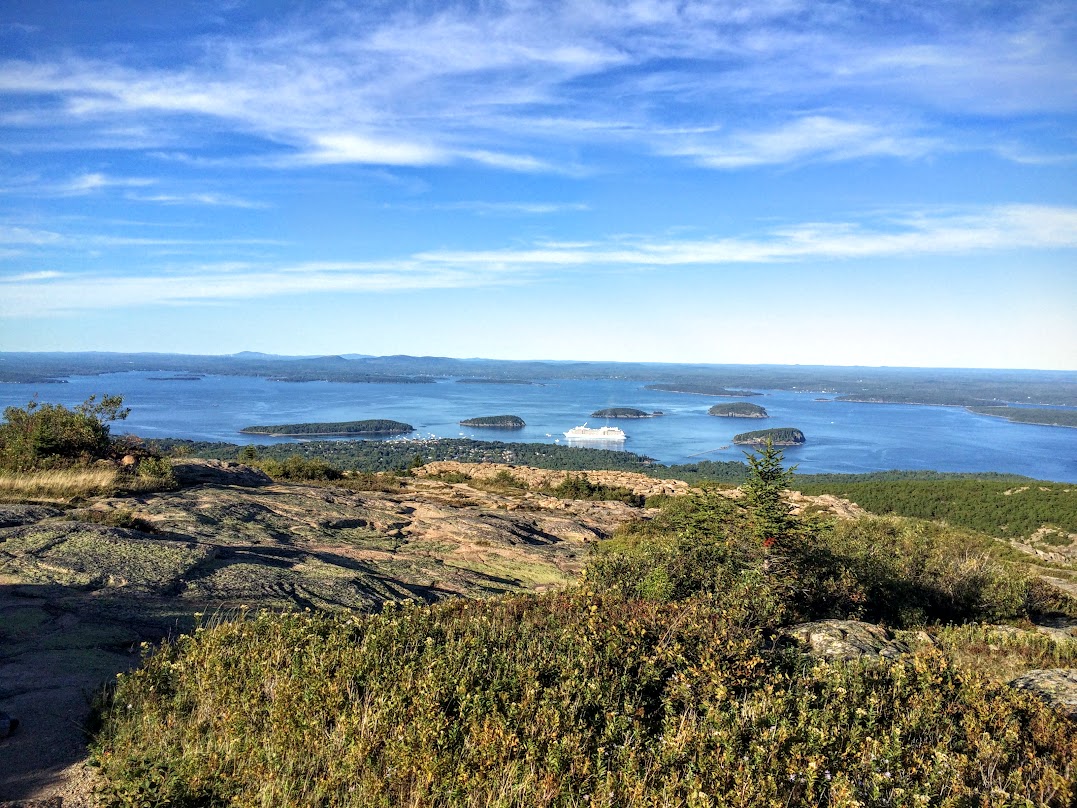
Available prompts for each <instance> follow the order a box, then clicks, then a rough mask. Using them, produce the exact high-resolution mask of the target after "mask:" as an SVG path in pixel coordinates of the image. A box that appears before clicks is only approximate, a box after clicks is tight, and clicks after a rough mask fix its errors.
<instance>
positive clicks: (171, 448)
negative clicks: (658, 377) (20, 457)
mask: <svg viewBox="0 0 1077 808" xmlns="http://www.w3.org/2000/svg"><path fill="white" fill-rule="evenodd" d="M149 444H150V445H152V446H153V447H155V448H157V449H159V450H160V451H163V452H166V453H170V454H180V455H189V456H192V457H209V458H216V459H218V460H238V459H239V456H240V452H241V451H243V450H244V449H245V448H246V447H244V446H239V445H237V444H234V443H210V442H204V441H190V440H180V439H171V438H170V439H160V440H154V441H149ZM255 451H256V452H257V454H258V456H259V457H272V458H275V459H277V460H285V459H287V458H288V457H291V456H292V455H298V456H300V457H304V458H308V459H313V458H318V459H322V460H325V461H327V462H329V463H330V464H332V465H333V466H335V467H337V468H340V469H344V470H349V471H393V470H398V469H404V468H407V467H408V466H410V465H411V464H412V463H414V461H415V458H417V457H418V458H419V459H420V460H421V461H422V462H423V463H432V462H434V461H435V460H457V461H459V462H461V463H512V464H515V465H520V466H533V467H535V468H541V469H551V470H555V471H592V470H595V469H608V470H611V471H638V472H642V473H644V474H647V473H650V472H651V471H652V470H654V469H662V470H665V469H666V467H665V466H661V465H659V464H658V463H657V461H655V460H654V459H652V458H649V457H645V456H644V455H638V454H633V453H631V452H620V451H613V450H610V449H587V448H582V447H574V446H560V445H557V444H548V443H505V442H502V441H480V440H471V439H469V438H439V439H431V440H397V441H373V440H339V441H307V442H304V443H298V444H296V443H279V444H272V445H266V446H257V447H255Z"/></svg>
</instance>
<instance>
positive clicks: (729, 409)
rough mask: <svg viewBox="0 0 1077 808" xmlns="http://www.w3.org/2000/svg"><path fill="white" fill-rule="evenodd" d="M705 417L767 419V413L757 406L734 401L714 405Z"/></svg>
mask: <svg viewBox="0 0 1077 808" xmlns="http://www.w3.org/2000/svg"><path fill="white" fill-rule="evenodd" d="M707 415H717V416H718V417H719V418H769V417H770V416H769V415H767V411H766V410H765V409H764V408H763V407H760V406H759V405H758V404H749V403H748V402H747V401H734V402H731V403H729V404H715V405H714V406H713V407H711V408H710V409H709V410H707Z"/></svg>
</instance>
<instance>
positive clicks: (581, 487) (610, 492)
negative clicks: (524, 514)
mask: <svg viewBox="0 0 1077 808" xmlns="http://www.w3.org/2000/svg"><path fill="white" fill-rule="evenodd" d="M546 493H548V494H552V495H553V496H555V497H560V498H561V499H582V500H600V501H610V502H624V503H625V504H626V505H631V506H633V507H634V508H642V507H643V506H644V504H646V497H644V496H643V495H642V494H637V493H635V492H634V491H632V490H631V489H628V488H624V487H622V486H613V485H602V484H601V483H593V482H591V481H590V480H588V479H587V477H585V476H584V475H582V474H568V475H566V476H565V478H564V479H563V480H562V481H561V482H560V483H558V484H557V485H555V486H553V487H552V488H550V489H547V490H546Z"/></svg>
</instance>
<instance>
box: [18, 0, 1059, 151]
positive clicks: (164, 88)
mask: <svg viewBox="0 0 1077 808" xmlns="http://www.w3.org/2000/svg"><path fill="white" fill-rule="evenodd" d="M1071 11H1072V9H1070V10H1069V12H1071ZM1069 12H1067V11H1066V4H1064V3H1058V2H1052V0H1038V1H1037V2H1031V3H1027V4H1022V5H1021V6H1020V7H1014V8H1011V9H1008V10H1007V14H1005V15H1001V14H996V13H994V12H993V11H992V10H991V9H990V8H988V7H984V8H983V9H981V10H977V8H975V7H974V6H970V5H968V4H960V5H954V6H947V5H945V4H943V5H939V4H937V3H928V2H926V0H924V2H910V3H908V4H905V5H903V7H902V13H901V15H897V16H895V15H894V14H893V9H892V7H891V6H890V5H889V4H886V3H881V2H866V3H862V4H856V5H855V7H854V6H851V5H849V4H847V3H844V2H808V0H787V2H783V3H767V4H762V3H759V4H743V3H734V2H707V3H673V2H662V1H660V0H639V2H634V3H629V4H624V3H613V2H601V1H600V0H591V1H590V2H538V1H537V0H515V1H514V2H495V3H489V4H482V5H481V6H479V7H476V6H474V5H473V4H455V3H447V4H434V5H431V6H425V7H424V6H423V5H422V4H415V5H407V6H399V7H393V8H392V9H391V10H390V11H386V8H385V7H384V6H381V5H377V4H370V5H362V6H358V7H355V8H352V9H347V10H345V9H342V7H340V6H338V5H336V4H333V5H327V6H325V7H324V8H323V9H321V10H320V11H318V12H315V13H307V14H305V15H304V16H302V17H300V16H299V15H296V16H295V17H293V18H291V19H288V20H280V21H278V22H280V24H279V25H278V26H277V27H275V28H274V29H272V30H270V29H266V28H260V29H255V30H254V31H252V32H250V33H244V34H232V35H230V36H227V37H226V36H216V37H213V38H207V39H205V40H204V41H203V42H202V43H201V45H202V48H201V54H202V55H201V57H200V58H198V59H188V60H186V61H184V62H180V63H176V64H171V65H159V66H151V67H146V66H144V65H141V64H140V65H137V66H136V64H135V63H134V62H133V61H132V62H125V61H123V57H122V56H118V57H117V56H109V57H104V56H102V55H100V54H93V53H80V54H75V55H72V54H71V53H70V52H65V53H54V54H49V53H42V54H41V55H40V57H38V58H37V59H36V60H34V61H27V60H21V61H20V60H8V61H6V62H3V63H0V96H2V97H5V98H6V99H7V102H8V103H7V106H8V107H9V108H12V107H13V108H14V109H9V112H8V113H7V114H10V115H18V116H19V119H20V120H19V122H18V125H19V126H20V127H24V128H25V127H32V126H33V125H34V122H35V121H36V122H37V124H38V125H39V126H40V127H41V128H43V129H47V130H49V132H50V137H49V138H48V139H46V140H44V141H42V143H44V145H46V146H47V144H48V143H49V142H64V141H65V138H64V137H63V132H65V131H67V130H69V129H71V128H77V129H78V130H79V131H80V133H81V135H82V136H83V138H84V141H85V142H86V143H97V144H99V145H104V144H108V143H113V144H114V145H116V146H117V147H120V148H129V147H132V146H133V147H136V148H146V147H147V146H149V145H151V144H152V143H153V142H154V140H156V142H157V143H158V144H159V145H164V144H169V145H173V144H176V142H177V139H178V140H179V141H180V142H181V143H183V144H185V146H186V148H190V149H199V148H200V147H201V146H202V145H204V140H203V138H204V137H205V133H206V127H205V124H206V122H207V121H213V122H214V125H215V126H216V127H219V126H221V125H223V126H225V127H228V128H229V129H231V131H234V132H236V133H240V134H243V135H245V136H254V137H255V138H258V139H260V140H261V146H260V147H259V148H260V149H261V151H260V152H259V153H257V154H256V156H259V157H262V158H273V159H274V160H275V161H276V165H279V166H289V165H335V164H342V163H358V164H379V165H389V166H431V165H445V164H451V163H478V164H481V165H484V166H488V167H491V168H497V169H502V170H511V171H530V172H537V171H557V170H569V171H571V170H573V169H574V166H573V163H574V161H575V160H576V159H577V157H576V153H575V151H574V150H573V148H572V146H573V145H574V144H579V143H583V142H587V143H596V142H597V143H601V142H603V140H605V141H607V142H610V143H618V144H622V145H624V144H629V145H631V146H633V147H635V148H636V149H638V150H639V151H640V152H641V153H650V154H661V155H667V156H672V157H678V158H688V159H690V160H693V161H695V162H697V163H700V164H703V165H706V166H710V167H714V168H719V169H723V170H734V169H739V168H746V167H751V166H756V165H763V164H777V163H795V162H799V161H801V160H816V159H827V160H849V159H857V158H861V157H865V156H872V157H874V156H888V157H898V158H910V157H918V156H921V155H924V154H926V153H930V152H933V151H935V150H937V149H940V148H944V147H945V148H951V149H952V148H966V147H967V144H965V143H964V142H963V141H962V126H961V125H955V124H954V123H953V122H954V121H955V120H956V121H958V123H960V120H959V119H960V117H961V116H964V115H969V114H973V115H990V116H996V117H1005V116H1027V115H1041V114H1057V113H1065V114H1073V113H1075V112H1077V83H1075V82H1072V81H1065V80H1059V77H1063V76H1069V75H1074V74H1075V73H1077V48H1075V47H1074V43H1075V40H1077V36H1075V33H1077V22H1075V20H1074V17H1073V15H1072V13H1069ZM188 44H189V43H188ZM20 99H27V100H26V102H25V103H22V102H21V101H20ZM865 108H870V110H871V113H870V115H865V114H864V113H863V112H862V110H864V109H865ZM806 110H825V111H823V112H814V113H813V112H806ZM910 113H912V114H910ZM760 120H767V121H773V122H774V123H772V124H771V125H769V126H759V125H752V124H751V123H750V122H752V121H760ZM556 121H560V122H562V124H561V125H555V126H551V125H550V124H551V122H556ZM910 121H915V122H916V123H915V125H912V124H910V123H909V122H910ZM9 125H14V124H13V123H12V121H11V119H9ZM718 129H720V131H721V133H722V134H721V135H720V136H719V137H717V138H715V139H711V138H707V137H706V136H704V135H702V134H699V133H701V132H705V131H715V130H718ZM693 130H694V131H695V132H696V133H697V134H696V135H695V136H693V135H690V134H688V133H689V132H690V131H693ZM693 138H695V139H693ZM39 140H40V139H39ZM135 144H137V145H135ZM65 147H69V144H68V145H67V146H65ZM975 147H976V148H979V147H980V144H978V143H977V144H976V146H975ZM21 148H33V146H32V145H31V144H29V143H25V142H24V143H23V145H22V146H21ZM251 149H254V147H253V146H252V147H251ZM246 156H250V155H246ZM238 157H239V158H242V157H244V155H238ZM270 162H272V161H270ZM576 168H578V167H576Z"/></svg>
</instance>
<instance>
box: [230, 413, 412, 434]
mask: <svg viewBox="0 0 1077 808" xmlns="http://www.w3.org/2000/svg"><path fill="white" fill-rule="evenodd" d="M239 431H240V432H242V433H244V434H246V435H272V436H273V437H276V438H295V437H302V436H308V435H309V436H315V435H316V436H321V437H325V436H329V435H404V434H407V433H408V432H414V431H415V427H413V426H412V425H411V424H405V423H403V422H401V421H390V420H388V419H385V418H373V419H370V420H366V421H335V422H329V423H316V424H277V425H275V426H247V427H244V428H243V429H241V430H239Z"/></svg>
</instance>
